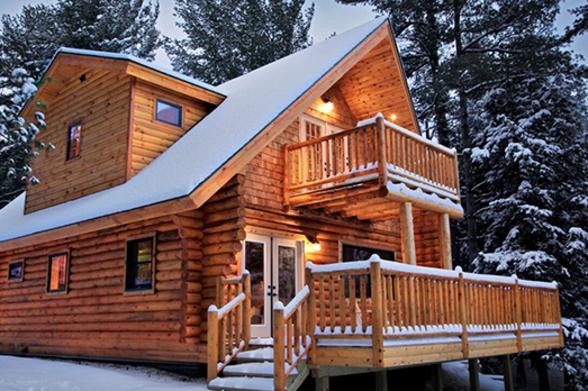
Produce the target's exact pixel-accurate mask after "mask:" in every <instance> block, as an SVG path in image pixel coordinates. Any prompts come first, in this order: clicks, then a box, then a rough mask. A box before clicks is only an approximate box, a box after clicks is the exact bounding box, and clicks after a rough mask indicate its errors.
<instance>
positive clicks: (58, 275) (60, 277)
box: [47, 252, 69, 293]
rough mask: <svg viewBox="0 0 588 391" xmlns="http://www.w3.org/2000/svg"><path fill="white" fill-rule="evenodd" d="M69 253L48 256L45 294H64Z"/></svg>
mask: <svg viewBox="0 0 588 391" xmlns="http://www.w3.org/2000/svg"><path fill="white" fill-rule="evenodd" d="M68 269H69V253H67V252H64V253H60V254H54V255H50V256H49V265H48V268H47V293H54V292H66V291H67V280H68V278H67V277H68V276H67V275H68V273H69V270H68Z"/></svg>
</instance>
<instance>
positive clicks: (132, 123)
mask: <svg viewBox="0 0 588 391" xmlns="http://www.w3.org/2000/svg"><path fill="white" fill-rule="evenodd" d="M136 91H137V78H135V77H133V78H132V80H131V92H130V101H129V129H128V132H127V136H128V137H127V156H126V159H127V162H126V171H127V172H126V181H128V180H129V179H131V176H132V173H133V136H134V135H135V105H136V102H135V99H136V98H135V93H136Z"/></svg>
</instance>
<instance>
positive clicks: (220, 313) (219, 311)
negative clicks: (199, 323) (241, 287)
mask: <svg viewBox="0 0 588 391" xmlns="http://www.w3.org/2000/svg"><path fill="white" fill-rule="evenodd" d="M246 298H247V297H246V296H245V293H243V292H242V293H239V294H238V295H237V296H235V297H234V298H233V300H231V301H229V302H228V303H227V304H225V305H224V306H222V307H221V308H220V309H219V308H218V307H217V306H216V305H214V304H211V305H210V306H209V307H208V312H209V313H211V312H216V313H217V314H218V317H219V318H221V319H222V318H223V317H224V316H225V315H226V314H228V313H229V312H231V310H233V308H235V307H236V306H237V305H239V303H241V302H243V301H245V299H246Z"/></svg>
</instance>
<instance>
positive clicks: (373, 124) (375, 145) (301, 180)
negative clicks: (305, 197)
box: [284, 116, 459, 202]
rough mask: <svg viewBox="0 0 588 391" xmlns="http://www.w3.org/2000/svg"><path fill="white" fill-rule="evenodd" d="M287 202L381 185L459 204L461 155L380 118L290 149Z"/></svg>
mask: <svg viewBox="0 0 588 391" xmlns="http://www.w3.org/2000/svg"><path fill="white" fill-rule="evenodd" d="M285 155H286V156H285V167H286V170H285V182H286V183H285V194H284V196H285V199H286V201H288V199H289V197H291V196H295V195H300V194H305V193H310V192H313V191H318V190H324V189H327V188H332V187H336V186H342V185H353V184H357V183H361V182H367V181H378V182H380V185H381V186H386V185H387V184H388V183H389V182H391V183H396V184H404V185H406V186H408V187H410V188H413V189H421V190H423V191H425V192H428V193H431V194H436V195H438V196H440V197H444V198H448V199H450V200H452V201H454V202H459V176H458V170H457V155H456V152H455V151H454V150H452V149H449V148H446V147H444V146H442V145H439V144H437V143H434V142H432V141H430V140H428V139H426V138H424V137H421V136H419V135H417V134H415V133H413V132H411V131H409V130H407V129H404V128H402V127H400V126H398V125H396V124H393V123H391V122H388V121H386V120H384V119H383V117H382V116H376V117H375V118H372V119H369V120H366V121H363V123H361V126H359V127H357V128H354V129H349V130H345V131H342V132H339V133H335V134H332V135H328V136H324V137H320V138H316V139H313V140H309V141H305V142H302V143H298V144H293V145H290V146H287V147H286V151H285Z"/></svg>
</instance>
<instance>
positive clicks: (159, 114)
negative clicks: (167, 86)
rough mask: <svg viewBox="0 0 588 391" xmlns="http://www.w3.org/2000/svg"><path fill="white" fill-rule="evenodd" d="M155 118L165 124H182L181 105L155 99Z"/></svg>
mask: <svg viewBox="0 0 588 391" xmlns="http://www.w3.org/2000/svg"><path fill="white" fill-rule="evenodd" d="M155 118H156V119H157V120H158V121H161V122H165V123H166V124H170V125H175V126H182V107H181V106H178V105H174V104H173V103H168V102H165V101H162V100H160V99H157V101H156V103H155Z"/></svg>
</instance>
